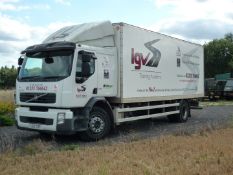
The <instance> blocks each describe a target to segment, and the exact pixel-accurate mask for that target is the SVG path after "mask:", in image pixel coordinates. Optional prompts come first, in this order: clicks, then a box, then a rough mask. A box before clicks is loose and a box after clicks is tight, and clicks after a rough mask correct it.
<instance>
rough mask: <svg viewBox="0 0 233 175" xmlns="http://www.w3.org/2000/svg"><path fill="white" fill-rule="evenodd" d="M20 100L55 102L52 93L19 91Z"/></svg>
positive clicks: (54, 96)
mask: <svg viewBox="0 0 233 175" xmlns="http://www.w3.org/2000/svg"><path fill="white" fill-rule="evenodd" d="M20 101H21V102H26V103H55V102H56V94H54V93H20Z"/></svg>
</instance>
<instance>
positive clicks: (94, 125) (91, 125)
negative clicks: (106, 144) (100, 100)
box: [81, 107, 111, 141]
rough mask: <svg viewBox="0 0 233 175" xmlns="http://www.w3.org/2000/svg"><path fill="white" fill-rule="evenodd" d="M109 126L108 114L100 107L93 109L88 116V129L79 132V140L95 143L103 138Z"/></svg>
mask: <svg viewBox="0 0 233 175" xmlns="http://www.w3.org/2000/svg"><path fill="white" fill-rule="evenodd" d="M110 126H111V125H110V118H109V116H108V113H107V112H106V111H105V110H103V109H102V108H100V107H93V109H92V111H91V112H90V116H89V122H88V129H87V130H86V131H84V132H81V139H82V140H85V141H97V140H99V139H101V138H104V137H105V136H106V135H107V134H108V133H109V131H110V128H111V127H110Z"/></svg>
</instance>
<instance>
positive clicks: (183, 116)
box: [167, 100, 190, 123]
mask: <svg viewBox="0 0 233 175" xmlns="http://www.w3.org/2000/svg"><path fill="white" fill-rule="evenodd" d="M189 116H190V107H189V104H188V102H187V101H185V100H182V101H181V102H180V112H179V113H178V114H173V115H169V116H167V117H168V119H169V121H171V122H180V123H183V122H186V121H187V120H188V118H189Z"/></svg>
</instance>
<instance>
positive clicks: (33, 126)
mask: <svg viewBox="0 0 233 175" xmlns="http://www.w3.org/2000/svg"><path fill="white" fill-rule="evenodd" d="M40 126H41V125H40V124H37V123H35V124H30V127H31V128H32V129H39V128H40Z"/></svg>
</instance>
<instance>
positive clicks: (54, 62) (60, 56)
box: [18, 50, 73, 81]
mask: <svg viewBox="0 0 233 175" xmlns="http://www.w3.org/2000/svg"><path fill="white" fill-rule="evenodd" d="M72 61H73V50H68V51H67V50H66V51H50V52H48V51H46V52H36V53H33V54H31V53H30V54H29V53H28V54H26V57H25V60H24V63H23V66H22V68H21V70H20V72H19V76H18V79H19V80H21V81H23V80H26V81H30V80H35V79H41V80H49V79H50V80H54V79H56V80H61V79H63V78H66V77H68V76H69V75H70V73H71V67H72Z"/></svg>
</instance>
